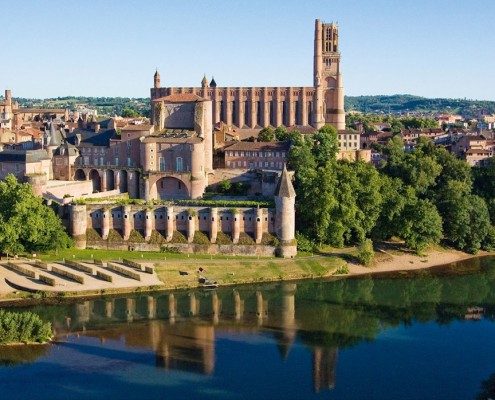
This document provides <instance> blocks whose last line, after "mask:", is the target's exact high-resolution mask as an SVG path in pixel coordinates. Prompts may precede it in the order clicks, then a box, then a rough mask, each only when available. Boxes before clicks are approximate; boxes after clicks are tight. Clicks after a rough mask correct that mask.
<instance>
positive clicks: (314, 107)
mask: <svg viewBox="0 0 495 400" xmlns="http://www.w3.org/2000/svg"><path fill="white" fill-rule="evenodd" d="M179 94H190V95H196V96H200V97H201V98H203V99H207V100H210V101H211V103H212V118H213V124H214V125H217V124H220V123H223V124H226V125H227V126H235V127H237V128H239V129H243V128H248V129H261V128H264V127H268V126H272V127H277V126H280V125H283V126H286V127H291V126H297V127H313V128H316V129H318V128H321V127H322V126H323V125H325V124H332V125H334V126H335V128H337V130H343V129H345V113H344V87H343V83H342V73H341V70H340V51H339V28H338V26H337V25H336V24H335V23H330V24H327V23H323V22H321V21H320V20H316V21H315V32H314V61H313V86H312V87H218V86H217V83H216V82H215V79H212V80H211V81H210V82H209V83H208V80H207V79H206V77H204V78H203V80H202V82H201V87H161V79H160V74H159V73H158V71H156V73H155V76H154V86H153V88H152V89H151V102H152V109H151V116H152V120H153V122H154V123H155V125H156V124H158V121H159V120H160V116H161V113H162V111H161V109H160V107H159V106H158V105H157V104H156V102H155V100H156V99H159V98H164V97H166V96H170V95H179Z"/></svg>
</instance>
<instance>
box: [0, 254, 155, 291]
mask: <svg viewBox="0 0 495 400" xmlns="http://www.w3.org/2000/svg"><path fill="white" fill-rule="evenodd" d="M0 278H1V279H2V280H5V282H7V284H8V285H10V286H11V287H12V288H14V289H17V290H24V291H29V292H34V291H49V292H83V291H98V290H105V289H125V288H135V287H140V286H155V285H161V284H162V282H161V281H160V280H159V279H158V278H157V276H156V274H155V270H154V267H153V266H152V265H147V264H141V263H137V262H134V261H131V260H121V261H102V260H94V261H92V262H86V261H75V260H63V261H61V262H53V263H46V262H43V261H40V260H11V261H6V262H0Z"/></svg>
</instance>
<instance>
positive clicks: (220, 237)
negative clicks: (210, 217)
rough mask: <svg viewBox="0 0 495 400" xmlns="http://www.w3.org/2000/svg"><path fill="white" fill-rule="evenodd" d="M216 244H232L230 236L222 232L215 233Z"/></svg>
mask: <svg viewBox="0 0 495 400" xmlns="http://www.w3.org/2000/svg"><path fill="white" fill-rule="evenodd" d="M216 243H217V244H232V238H231V237H230V236H229V235H227V234H226V233H224V232H218V233H217V241H216Z"/></svg>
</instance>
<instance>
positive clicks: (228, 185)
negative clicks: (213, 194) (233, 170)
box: [218, 180, 232, 193]
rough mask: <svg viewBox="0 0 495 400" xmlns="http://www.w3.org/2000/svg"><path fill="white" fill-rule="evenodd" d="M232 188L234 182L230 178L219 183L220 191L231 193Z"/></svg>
mask: <svg viewBox="0 0 495 400" xmlns="http://www.w3.org/2000/svg"><path fill="white" fill-rule="evenodd" d="M231 189H232V182H230V181H228V180H223V181H221V182H220V183H219V184H218V191H219V192H220V193H229V192H230V190H231Z"/></svg>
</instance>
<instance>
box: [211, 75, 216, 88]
mask: <svg viewBox="0 0 495 400" xmlns="http://www.w3.org/2000/svg"><path fill="white" fill-rule="evenodd" d="M210 87H212V88H216V87H217V83H216V82H215V78H214V77H213V76H212V77H211V81H210Z"/></svg>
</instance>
